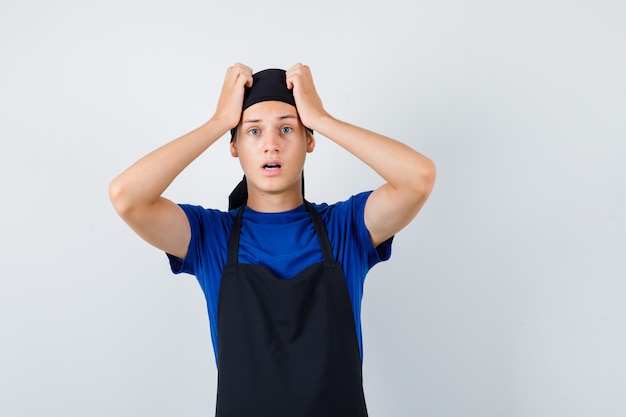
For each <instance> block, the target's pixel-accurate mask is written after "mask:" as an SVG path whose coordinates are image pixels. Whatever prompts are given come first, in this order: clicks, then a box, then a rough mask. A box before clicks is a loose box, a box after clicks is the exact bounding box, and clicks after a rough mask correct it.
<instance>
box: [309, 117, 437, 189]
mask: <svg viewBox="0 0 626 417" xmlns="http://www.w3.org/2000/svg"><path fill="white" fill-rule="evenodd" d="M315 131H317V132H319V133H320V134H322V135H324V136H325V137H327V138H329V139H330V140H332V141H333V142H335V143H337V144H338V145H339V146H341V147H343V148H344V149H346V150H347V151H348V152H350V153H351V154H353V155H354V156H356V157H357V158H359V159H360V160H361V161H363V162H364V163H365V164H367V165H368V166H370V167H371V168H372V169H373V170H374V171H376V172H377V173H378V175H380V176H381V177H382V178H383V179H384V180H385V181H386V182H387V183H388V184H389V185H390V186H391V187H393V188H395V189H407V190H411V191H413V192H415V193H417V194H421V193H429V192H430V190H431V188H432V183H433V182H434V175H435V173H434V171H435V167H434V164H433V162H432V161H431V160H430V159H429V158H427V157H426V156H424V155H422V154H421V153H419V152H417V151H416V150H414V149H412V148H411V147H409V146H407V145H405V144H403V143H401V142H398V141H396V140H394V139H391V138H388V137H386V136H383V135H380V134H378V133H374V132H371V131H369V130H366V129H363V128H360V127H357V126H354V125H351V124H349V123H346V122H343V121H340V120H338V119H335V118H333V117H332V116H330V115H327V114H326V115H324V116H322V117H320V118H319V119H318V120H317V121H316V123H315Z"/></svg>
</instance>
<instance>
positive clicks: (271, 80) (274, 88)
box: [241, 69, 296, 112]
mask: <svg viewBox="0 0 626 417" xmlns="http://www.w3.org/2000/svg"><path fill="white" fill-rule="evenodd" d="M262 101H282V102H283V103H287V104H291V105H292V106H294V107H296V100H295V99H294V98H293V91H292V90H290V89H288V88H287V73H286V72H285V70H282V69H266V70H263V71H259V72H257V73H256V74H253V75H252V87H250V88H248V87H246V88H245V92H244V94H243V108H242V109H241V111H242V112H243V111H244V110H245V109H247V108H248V107H250V106H252V105H253V104H256V103H260V102H262Z"/></svg>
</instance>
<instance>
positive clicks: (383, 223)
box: [287, 64, 436, 246]
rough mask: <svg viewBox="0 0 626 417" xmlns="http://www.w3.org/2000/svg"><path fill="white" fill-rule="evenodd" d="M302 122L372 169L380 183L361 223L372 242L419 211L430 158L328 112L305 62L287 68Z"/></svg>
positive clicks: (430, 181)
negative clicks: (363, 224)
mask: <svg viewBox="0 0 626 417" xmlns="http://www.w3.org/2000/svg"><path fill="white" fill-rule="evenodd" d="M287 86H288V87H289V88H293V91H294V97H295V100H296V106H297V108H298V113H299V115H300V118H301V120H302V123H303V124H304V125H305V126H306V127H308V128H310V129H313V130H314V131H317V132H319V133H320V134H322V135H324V136H325V137H327V138H329V139H330V140H332V141H333V142H335V143H337V144H338V145H340V146H341V147H343V148H344V149H346V150H347V151H348V152H350V153H352V154H353V155H354V156H356V157H357V158H359V159H360V160H361V161H363V162H364V163H366V164H367V165H368V166H370V167H371V168H372V169H373V170H374V171H376V172H377V173H378V174H379V175H380V176H381V177H382V178H383V179H384V180H385V181H386V183H385V184H383V185H382V186H380V187H379V188H377V189H376V190H375V191H374V192H373V193H372V194H371V195H370V197H369V199H368V200H367V203H366V205H365V225H366V227H367V230H368V231H369V233H370V238H371V240H372V244H373V245H374V246H378V245H379V244H381V243H382V242H384V241H385V240H387V239H388V238H390V237H391V236H393V235H394V234H396V233H397V232H398V231H400V230H401V229H402V228H404V227H405V226H406V225H407V224H408V223H409V222H410V221H411V220H413V218H414V217H415V216H416V215H417V213H418V212H419V211H420V209H421V208H422V206H423V205H424V203H425V202H426V200H427V199H428V196H429V195H430V192H431V190H432V188H433V185H434V183H435V172H436V170H435V165H434V163H433V162H432V161H431V160H430V159H428V158H427V157H425V156H424V155H422V154H420V153H419V152H417V151H415V150H414V149H412V148H410V147H409V146H407V145H404V144H403V143H400V142H398V141H396V140H394V139H391V138H388V137H385V136H383V135H379V134H377V133H374V132H371V131H368V130H366V129H362V128H360V127H357V126H353V125H350V124H348V123H345V122H342V121H340V120H337V119H335V118H334V117H332V116H331V115H330V114H328V113H327V112H326V111H325V110H324V107H323V105H322V101H321V99H320V98H319V95H318V94H317V92H316V90H315V85H314V83H313V78H312V76H311V71H310V69H309V67H308V66H306V65H301V64H297V65H295V66H294V67H292V68H290V69H289V70H288V71H287Z"/></svg>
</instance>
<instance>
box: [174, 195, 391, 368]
mask: <svg viewBox="0 0 626 417" xmlns="http://www.w3.org/2000/svg"><path fill="white" fill-rule="evenodd" d="M370 194H371V191H368V192H364V193H361V194H358V195H355V196H352V197H351V198H349V199H348V200H346V201H344V202H340V203H336V204H332V205H328V204H325V203H323V204H313V206H314V207H315V209H316V210H317V211H318V212H319V213H320V216H321V217H322V221H323V222H324V224H325V226H326V230H327V231H328V238H329V240H330V244H331V246H332V248H333V255H334V256H335V259H337V260H338V261H339V262H340V263H341V265H342V267H343V271H344V274H345V276H346V281H347V285H348V292H349V294H350V301H351V304H352V311H353V314H354V321H355V324H356V331H357V340H358V344H359V351H360V353H361V358H363V343H362V337H361V299H362V297H363V283H364V281H365V276H366V274H367V272H368V271H369V270H370V269H371V268H372V267H373V266H374V265H375V264H377V263H378V262H381V261H386V260H387V259H389V257H390V256H391V242H392V239H389V240H387V241H386V242H384V243H383V244H381V245H379V246H378V247H377V248H374V247H373V246H372V243H371V240H370V237H369V232H368V231H367V228H366V227H365V222H364V219H363V213H364V209H365V203H366V202H367V198H368V197H369V195H370ZM180 207H182V209H183V210H184V211H185V214H186V215H187V218H188V219H189V224H190V226H191V241H190V242H189V249H188V251H187V256H186V257H185V259H184V260H183V259H180V258H177V257H175V256H172V255H169V254H168V257H169V259H170V266H171V268H172V272H174V273H176V274H178V273H182V272H185V273H188V274H192V275H195V276H196V278H197V279H198V283H199V284H200V286H201V288H202V290H203V291H204V295H205V298H206V301H207V310H208V314H209V321H210V327H211V339H212V341H213V350H214V353H215V359H216V361H217V355H218V352H217V300H218V294H219V288H220V281H221V276H222V269H223V268H224V266H225V265H226V261H227V253H228V238H229V236H230V230H231V227H232V224H233V220H234V218H235V215H236V213H237V210H232V211H230V212H223V211H220V210H215V209H205V208H203V207H200V206H192V205H186V204H181V205H180ZM244 210H245V211H244V215H243V222H242V228H241V236H240V242H239V262H240V263H248V264H260V265H265V266H267V267H269V268H270V269H272V270H273V271H274V273H276V275H277V276H278V277H279V278H281V279H289V278H291V277H293V276H295V275H296V274H298V272H300V271H302V270H303V269H304V268H306V267H307V266H309V265H311V264H313V263H315V262H321V261H322V259H323V257H322V252H321V249H320V246H319V241H318V239H317V235H316V234H315V228H314V226H313V222H312V220H311V216H310V215H309V213H308V212H307V210H306V207H305V206H304V204H303V205H301V206H300V207H297V208H295V209H293V210H290V211H287V212H282V213H259V212H255V211H254V210H252V209H250V208H249V207H246V208H245V209H244Z"/></svg>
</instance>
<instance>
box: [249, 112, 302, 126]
mask: <svg viewBox="0 0 626 417" xmlns="http://www.w3.org/2000/svg"><path fill="white" fill-rule="evenodd" d="M285 119H294V120H297V119H298V118H297V117H296V116H295V115H293V114H286V115H284V116H280V117H278V120H285ZM262 120H263V119H261V118H257V119H246V120H244V121H243V122H241V124H242V125H243V124H246V123H259V122H260V121H262Z"/></svg>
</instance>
